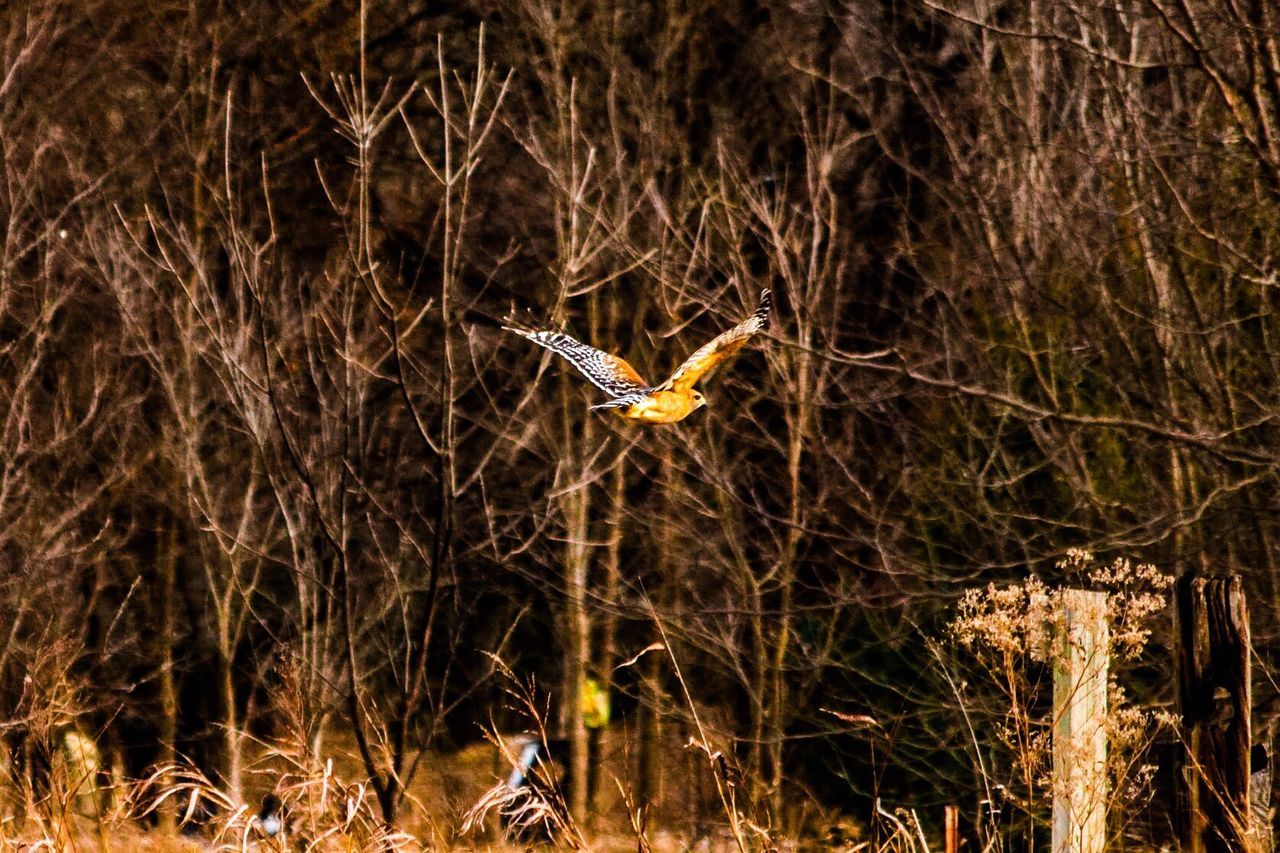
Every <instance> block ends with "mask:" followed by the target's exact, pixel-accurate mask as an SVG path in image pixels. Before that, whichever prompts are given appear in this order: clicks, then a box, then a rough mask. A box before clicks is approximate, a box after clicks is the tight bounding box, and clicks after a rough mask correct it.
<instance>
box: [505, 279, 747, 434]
mask: <svg viewBox="0 0 1280 853" xmlns="http://www.w3.org/2000/svg"><path fill="white" fill-rule="evenodd" d="M772 306H773V299H772V296H771V295H770V293H769V291H768V290H764V291H761V293H760V305H759V307H757V308H756V310H755V313H754V314H752V315H751V316H750V317H748V318H747V319H745V320H743V321H742V322H741V323H739V324H738V325H736V326H734V327H733V328H732V329H730V330H729V331H727V332H723V333H721V334H720V335H718V336H717V337H716V338H715V339H714V340H712V341H711V342H710V343H708V344H705V345H703V346H702V347H700V348H699V349H698V350H697V351H696V352H694V354H693V355H691V356H689V357H688V358H687V359H685V361H684V364H682V365H680V366H679V367H678V368H676V372H675V373H673V374H671V378H669V379H668V380H667V381H666V382H663V383H662V384H660V385H650V384H648V383H647V382H645V381H644V379H642V378H641V377H640V374H639V373H637V372H636V369H635V368H634V367H632V366H631V365H630V364H627V362H626V361H625V360H624V359H622V358H620V357H618V356H616V355H611V354H610V353H607V352H605V351H604V350H599V349H596V348H595V347H593V346H589V345H588V344H584V343H582V342H581V341H579V340H576V339H574V338H572V337H570V336H569V335H566V334H564V333H563V332H550V331H542V332H535V331H530V330H528V329H516V328H512V327H510V326H504V327H503V328H505V329H506V330H507V331H509V332H515V333H516V334H518V335H523V336H524V337H526V338H528V339H529V340H531V341H533V342H534V343H535V344H538V345H539V346H542V347H546V348H547V349H549V350H551V351H552V352H554V353H556V354H557V355H560V356H563V357H564V359H565V360H566V361H568V362H569V363H570V364H572V365H573V366H574V367H576V368H578V370H579V371H581V373H582V375H583V376H585V377H587V379H589V380H590V381H591V382H592V384H594V385H595V386H596V387H597V388H599V389H600V390H602V391H604V392H605V393H606V394H608V395H609V397H610V399H609V400H607V401H606V402H603V403H599V404H597V405H594V406H592V407H591V410H592V411H596V410H600V409H612V410H613V411H614V412H615V413H616V414H618V415H621V416H622V417H624V418H631V419H632V420H637V421H641V422H642V423H647V424H673V423H675V422H676V421H680V420H683V419H684V418H686V417H687V416H688V415H689V414H690V413H691V412H694V411H696V410H697V409H700V408H702V407H703V406H705V405H706V404H707V400H706V398H705V397H703V396H702V393H701V392H699V391H697V390H695V389H694V387H693V386H694V384H695V383H697V381H698V380H699V379H701V378H702V377H703V375H704V374H706V373H707V371H709V370H711V369H712V368H714V367H715V366H716V365H718V364H719V363H720V362H722V361H724V360H725V359H727V358H728V357H729V356H731V355H733V354H734V353H735V352H737V351H738V350H740V349H742V346H743V345H744V344H745V343H746V342H747V341H748V340H749V339H750V338H751V336H752V335H754V334H756V333H757V332H759V331H760V330H761V329H763V328H764V326H765V323H766V322H767V321H768V319H769V309H770V308H771V307H772Z"/></svg>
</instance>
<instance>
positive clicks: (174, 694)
mask: <svg viewBox="0 0 1280 853" xmlns="http://www.w3.org/2000/svg"><path fill="white" fill-rule="evenodd" d="M162 547H163V548H164V552H163V553H161V554H160V559H159V560H158V561H157V562H158V566H157V569H158V574H159V577H158V578H157V580H158V581H159V584H158V585H159V590H158V592H159V595H160V601H159V611H160V614H159V615H160V635H159V637H157V638H156V644H157V645H158V647H159V648H158V649H157V652H158V655H157V660H158V663H159V667H160V675H159V684H158V687H159V691H160V731H159V735H160V737H159V740H160V744H159V746H160V752H159V756H160V757H159V763H160V764H162V765H166V764H173V762H174V760H175V759H176V758H177V740H178V691H177V686H176V685H175V683H174V677H173V675H174V674H173V646H174V639H175V638H174V636H173V632H174V612H173V611H174V595H175V587H176V585H177V564H178V534H177V530H176V527H175V528H174V529H172V530H171V531H170V533H169V536H168V537H167V539H166V540H165V544H164V545H163V546H162ZM176 809H177V803H176V801H175V800H174V798H173V797H170V798H169V799H168V800H166V801H165V802H164V803H163V804H162V805H161V807H160V809H159V810H158V817H159V821H160V831H161V832H162V833H163V834H166V835H169V834H172V833H173V832H174V830H175V829H176V828H177V815H176V811H175V810H176Z"/></svg>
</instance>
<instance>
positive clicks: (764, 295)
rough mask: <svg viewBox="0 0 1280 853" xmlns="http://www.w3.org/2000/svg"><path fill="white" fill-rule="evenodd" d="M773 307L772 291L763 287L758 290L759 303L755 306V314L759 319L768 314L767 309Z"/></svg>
mask: <svg viewBox="0 0 1280 853" xmlns="http://www.w3.org/2000/svg"><path fill="white" fill-rule="evenodd" d="M772 307H773V291H772V290H770V289H769V288H767V287H766V288H765V289H764V290H762V291H760V305H759V306H757V308H756V316H757V317H759V318H760V319H761V320H763V319H765V318H766V317H768V316H769V309H770V308H772Z"/></svg>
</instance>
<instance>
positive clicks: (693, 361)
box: [657, 290, 773, 393]
mask: <svg viewBox="0 0 1280 853" xmlns="http://www.w3.org/2000/svg"><path fill="white" fill-rule="evenodd" d="M772 307H773V296H772V294H770V293H769V291H768V290H764V291H761V293H760V305H759V307H757V308H756V311H755V313H754V314H752V315H751V316H750V317H748V318H747V319H745V320H743V321H742V322H741V323H739V324H738V325H736V326H734V327H733V328H732V329H730V330H729V331H727V332H723V333H721V334H720V335H718V336H717V337H716V338H715V340H713V341H711V343H709V344H706V345H704V346H702V347H699V348H698V351H697V352H695V353H694V354H693V355H691V356H689V357H688V358H686V359H685V360H684V364H682V365H680V366H679V367H678V368H676V372H675V373H673V374H671V378H670V379H668V380H667V381H666V382H663V383H662V384H661V385H659V386H658V388H657V390H659V391H676V392H679V393H684V392H686V391H688V390H689V389H690V388H692V387H693V384H694V383H695V382H697V381H698V380H699V379H701V378H702V376H703V374H705V373H706V372H707V371H708V370H710V369H712V368H713V367H715V366H716V365H717V364H719V363H720V362H722V361H724V360H725V359H726V358H728V357H729V356H731V355H733V354H734V353H735V352H737V351H738V350H740V349H742V346H743V344H745V343H746V342H747V339H748V338H750V337H751V336H752V335H754V334H755V333H756V332H759V331H760V330H761V329H763V328H764V326H765V323H766V322H768V320H769V309H770V308H772Z"/></svg>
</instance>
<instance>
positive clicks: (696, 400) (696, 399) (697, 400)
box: [693, 391, 707, 409]
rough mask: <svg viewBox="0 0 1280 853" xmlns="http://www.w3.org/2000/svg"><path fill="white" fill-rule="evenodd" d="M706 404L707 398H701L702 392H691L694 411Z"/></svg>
mask: <svg viewBox="0 0 1280 853" xmlns="http://www.w3.org/2000/svg"><path fill="white" fill-rule="evenodd" d="M706 404H707V398H706V397H704V396H702V392H701V391H694V392H693V407H694V408H695V409H701V408H702V407H703V406H705V405H706Z"/></svg>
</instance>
